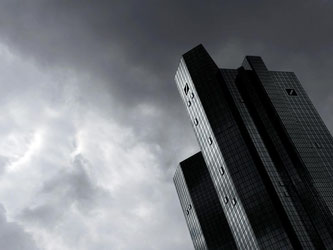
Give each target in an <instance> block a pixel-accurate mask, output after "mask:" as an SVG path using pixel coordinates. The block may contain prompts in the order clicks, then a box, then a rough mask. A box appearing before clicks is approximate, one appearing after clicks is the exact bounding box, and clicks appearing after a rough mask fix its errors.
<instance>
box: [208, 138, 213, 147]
mask: <svg viewBox="0 0 333 250" xmlns="http://www.w3.org/2000/svg"><path fill="white" fill-rule="evenodd" d="M208 143H209V145H212V144H213V139H212V138H211V137H209V138H208Z"/></svg>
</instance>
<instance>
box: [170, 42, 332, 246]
mask: <svg viewBox="0 0 333 250" xmlns="http://www.w3.org/2000/svg"><path fill="white" fill-rule="evenodd" d="M175 80H176V83H177V87H178V90H179V93H180V95H181V98H182V99H183V101H184V103H185V105H186V108H187V112H188V114H189V117H190V120H191V123H192V126H193V130H194V133H195V135H196V138H197V140H198V143H199V146H200V148H201V152H199V153H197V154H195V155H193V156H191V157H189V158H188V159H186V160H184V161H182V162H181V163H180V164H179V166H178V168H177V170H176V173H175V176H174V183H175V186H176V190H177V193H178V196H179V200H180V203H181V206H182V209H183V212H184V216H185V219H186V223H187V225H188V229H189V231H190V235H191V237H192V241H193V244H194V247H195V249H242V250H243V249H333V216H332V214H333V138H332V136H331V134H330V132H329V131H328V129H327V127H326V126H325V124H324V123H323V121H322V119H321V118H320V116H319V114H318V112H317V111H316V109H315V108H314V106H313V104H312V103H311V101H310V99H309V97H308V96H307V94H306V92H305V91H304V89H303V87H302V86H301V84H300V82H299V81H298V79H297V77H296V76H295V74H294V73H292V72H281V71H270V70H268V69H267V68H266V65H265V64H264V62H263V60H262V59H261V57H258V56H246V57H245V59H244V61H243V63H242V65H241V66H240V67H239V68H238V69H220V68H219V67H218V66H217V65H216V64H215V62H214V61H213V60H212V58H211V57H210V56H209V54H208V53H207V51H206V50H205V48H204V47H203V46H202V45H199V46H197V47H195V48H193V49H192V50H190V51H189V52H187V53H185V54H184V55H183V56H182V58H181V60H180V64H179V67H178V70H177V73H176V76H175Z"/></svg>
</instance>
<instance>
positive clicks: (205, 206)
mask: <svg viewBox="0 0 333 250" xmlns="http://www.w3.org/2000/svg"><path fill="white" fill-rule="evenodd" d="M174 183H175V186H176V189H177V193H178V196H179V199H180V203H181V206H182V209H183V212H184V216H185V219H186V222H187V225H188V228H189V231H190V234H191V237H192V240H193V244H194V247H195V249H237V247H236V243H235V241H234V239H233V236H232V233H231V230H230V227H229V224H228V222H227V219H226V217H225V215H224V213H223V209H222V206H221V203H220V201H219V198H218V195H217V193H216V190H215V187H214V184H213V182H212V179H211V177H210V175H209V172H208V169H207V166H206V164H205V161H204V159H203V156H202V154H201V152H199V153H197V154H195V155H193V156H192V157H190V158H188V159H186V160H184V161H183V162H181V163H180V164H179V166H178V168H177V171H176V174H175V176H174Z"/></svg>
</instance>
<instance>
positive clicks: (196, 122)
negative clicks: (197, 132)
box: [194, 118, 199, 126]
mask: <svg viewBox="0 0 333 250" xmlns="http://www.w3.org/2000/svg"><path fill="white" fill-rule="evenodd" d="M198 124H199V121H198V119H197V118H194V125H195V126H198Z"/></svg>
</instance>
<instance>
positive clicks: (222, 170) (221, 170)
mask: <svg viewBox="0 0 333 250" xmlns="http://www.w3.org/2000/svg"><path fill="white" fill-rule="evenodd" d="M220 173H221V175H224V169H223V168H222V167H221V168H220Z"/></svg>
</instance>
